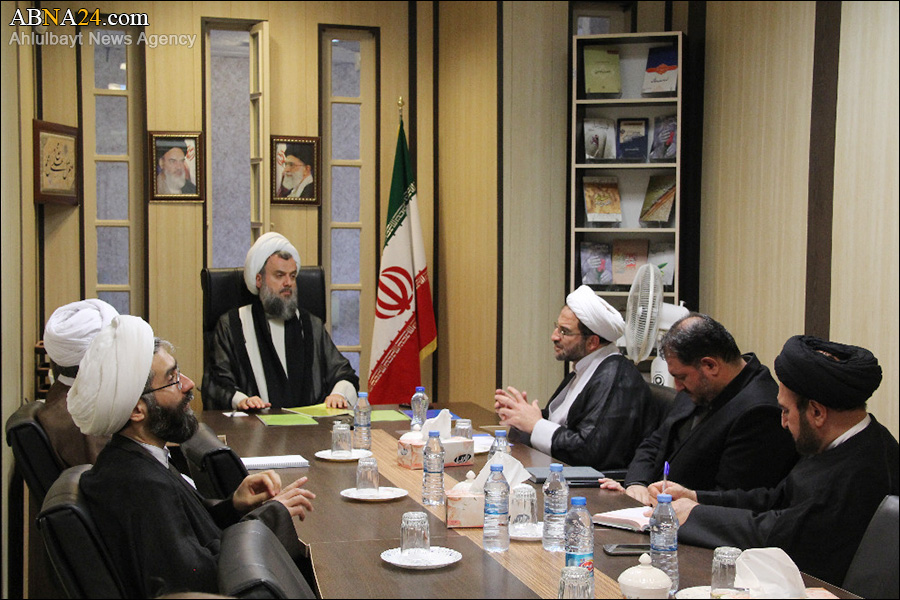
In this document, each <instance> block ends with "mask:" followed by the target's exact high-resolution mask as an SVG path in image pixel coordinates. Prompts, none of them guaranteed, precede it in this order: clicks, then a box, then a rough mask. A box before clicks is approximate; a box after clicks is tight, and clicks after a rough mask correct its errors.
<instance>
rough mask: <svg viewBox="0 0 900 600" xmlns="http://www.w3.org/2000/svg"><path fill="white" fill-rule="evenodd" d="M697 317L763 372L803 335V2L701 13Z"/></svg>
mask: <svg viewBox="0 0 900 600" xmlns="http://www.w3.org/2000/svg"><path fill="white" fill-rule="evenodd" d="M706 26H707V31H706V86H705V89H704V113H705V114H704V117H705V118H704V124H703V126H704V145H703V184H702V185H703V188H702V198H703V205H702V213H701V233H700V244H701V254H700V307H699V308H700V310H702V311H704V312H707V313H709V314H710V315H712V316H713V317H714V318H716V319H717V320H719V321H721V322H722V323H723V324H724V325H725V326H726V327H727V328H728V329H729V330H730V331H731V332H732V334H733V335H734V337H735V339H736V340H737V342H738V346H740V348H741V350H742V351H745V352H747V351H753V352H756V353H757V355H758V356H759V358H760V360H761V361H762V362H763V364H766V365H769V366H771V365H772V362H773V360H774V358H775V356H776V355H777V354H778V352H779V351H780V350H781V346H782V344H783V343H784V341H785V340H786V339H787V338H788V337H790V336H791V335H793V334H796V333H803V325H804V314H803V311H804V298H805V286H806V204H807V186H808V180H809V121H810V117H809V113H810V103H811V94H812V59H813V37H814V26H815V3H814V2H768V3H765V2H710V3H709V4H708V13H707V23H706Z"/></svg>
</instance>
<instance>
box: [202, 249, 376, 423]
mask: <svg viewBox="0 0 900 600" xmlns="http://www.w3.org/2000/svg"><path fill="white" fill-rule="evenodd" d="M299 268H300V255H299V253H298V252H297V249H296V248H294V246H293V245H292V244H291V243H290V242H289V241H288V240H287V238H285V237H284V236H283V235H281V234H280V233H275V232H269V233H266V234H264V235H262V236H261V237H260V238H259V239H258V240H256V243H254V244H253V246H252V247H251V248H250V250H249V252H247V259H246V260H245V261H244V283H245V285H246V286H247V289H248V290H250V292H251V293H253V294H254V295H256V296H258V298H257V299H254V301H253V302H252V303H250V304H247V305H245V306H242V307H240V308H236V309H233V310H231V311H229V312H227V313H225V314H224V315H222V318H221V319H219V323H218V324H217V325H216V330H215V333H214V336H213V342H212V355H213V360H212V366H211V370H210V372H207V373H204V376H203V400H204V403H205V406H207V407H212V408H216V409H219V410H232V409H239V410H247V409H261V408H268V407H269V406H275V407H284V408H287V407H295V406H309V405H313V404H318V403H320V402H325V404H326V405H327V406H328V407H335V408H345V407H347V406H349V405H351V404H353V403H355V402H356V391H357V390H358V389H359V377H358V376H357V375H356V372H355V371H354V370H353V367H352V366H351V365H350V362H349V361H348V360H347V359H346V358H345V357H344V356H343V355H342V354H341V353H340V352H339V351H338V349H337V348H336V347H335V345H334V342H332V340H331V336H329V335H328V332H327V331H325V325H324V323H322V321H321V319H319V318H318V317H316V316H315V315H312V314H310V313H309V312H308V311H306V310H304V309H303V308H302V307H300V306H299V305H298V302H297V272H298V270H299Z"/></svg>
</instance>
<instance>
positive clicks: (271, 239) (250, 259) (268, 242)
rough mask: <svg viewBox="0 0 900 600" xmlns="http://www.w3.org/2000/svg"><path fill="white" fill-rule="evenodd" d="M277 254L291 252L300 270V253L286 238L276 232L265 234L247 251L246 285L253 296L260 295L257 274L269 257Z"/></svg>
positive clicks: (245, 263)
mask: <svg viewBox="0 0 900 600" xmlns="http://www.w3.org/2000/svg"><path fill="white" fill-rule="evenodd" d="M276 252H289V253H290V254H291V256H293V257H294V261H295V262H296V263H297V268H298V269H299V268H300V253H299V252H297V249H296V248H294V245H293V244H291V243H290V242H289V241H288V239H287V238H286V237H284V236H283V235H281V234H280V233H275V232H274V231H270V232H269V233H264V234H263V235H261V236H260V238H259V239H258V240H256V243H254V244H253V245H252V246H251V247H250V250H248V251H247V258H246V259H245V260H244V284H245V285H246V286H247V289H248V290H250V293H251V294H254V295H258V294H259V289H257V287H256V274H257V273H259V272H260V270H262V268H263V265H265V264H266V261H267V260H269V257H270V256H272V255H273V254H275V253H276Z"/></svg>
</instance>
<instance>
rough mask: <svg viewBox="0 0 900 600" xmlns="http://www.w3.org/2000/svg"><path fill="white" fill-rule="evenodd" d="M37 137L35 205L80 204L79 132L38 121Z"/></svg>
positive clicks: (36, 125) (35, 134)
mask: <svg viewBox="0 0 900 600" xmlns="http://www.w3.org/2000/svg"><path fill="white" fill-rule="evenodd" d="M33 134H34V138H33V140H34V144H33V145H34V202H35V204H71V205H73V206H74V205H78V204H80V203H81V157H80V156H79V150H80V149H79V136H78V128H77V127H68V126H66V125H60V124H59V123H50V122H49V121H39V120H38V119H34V124H33Z"/></svg>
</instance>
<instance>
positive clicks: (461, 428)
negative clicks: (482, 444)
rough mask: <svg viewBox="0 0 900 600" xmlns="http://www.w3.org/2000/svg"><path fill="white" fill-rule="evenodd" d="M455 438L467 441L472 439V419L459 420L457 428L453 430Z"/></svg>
mask: <svg viewBox="0 0 900 600" xmlns="http://www.w3.org/2000/svg"><path fill="white" fill-rule="evenodd" d="M453 435H454V437H464V438H467V439H470V440H471V439H472V420H471V419H457V420H456V427H454V428H453Z"/></svg>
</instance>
